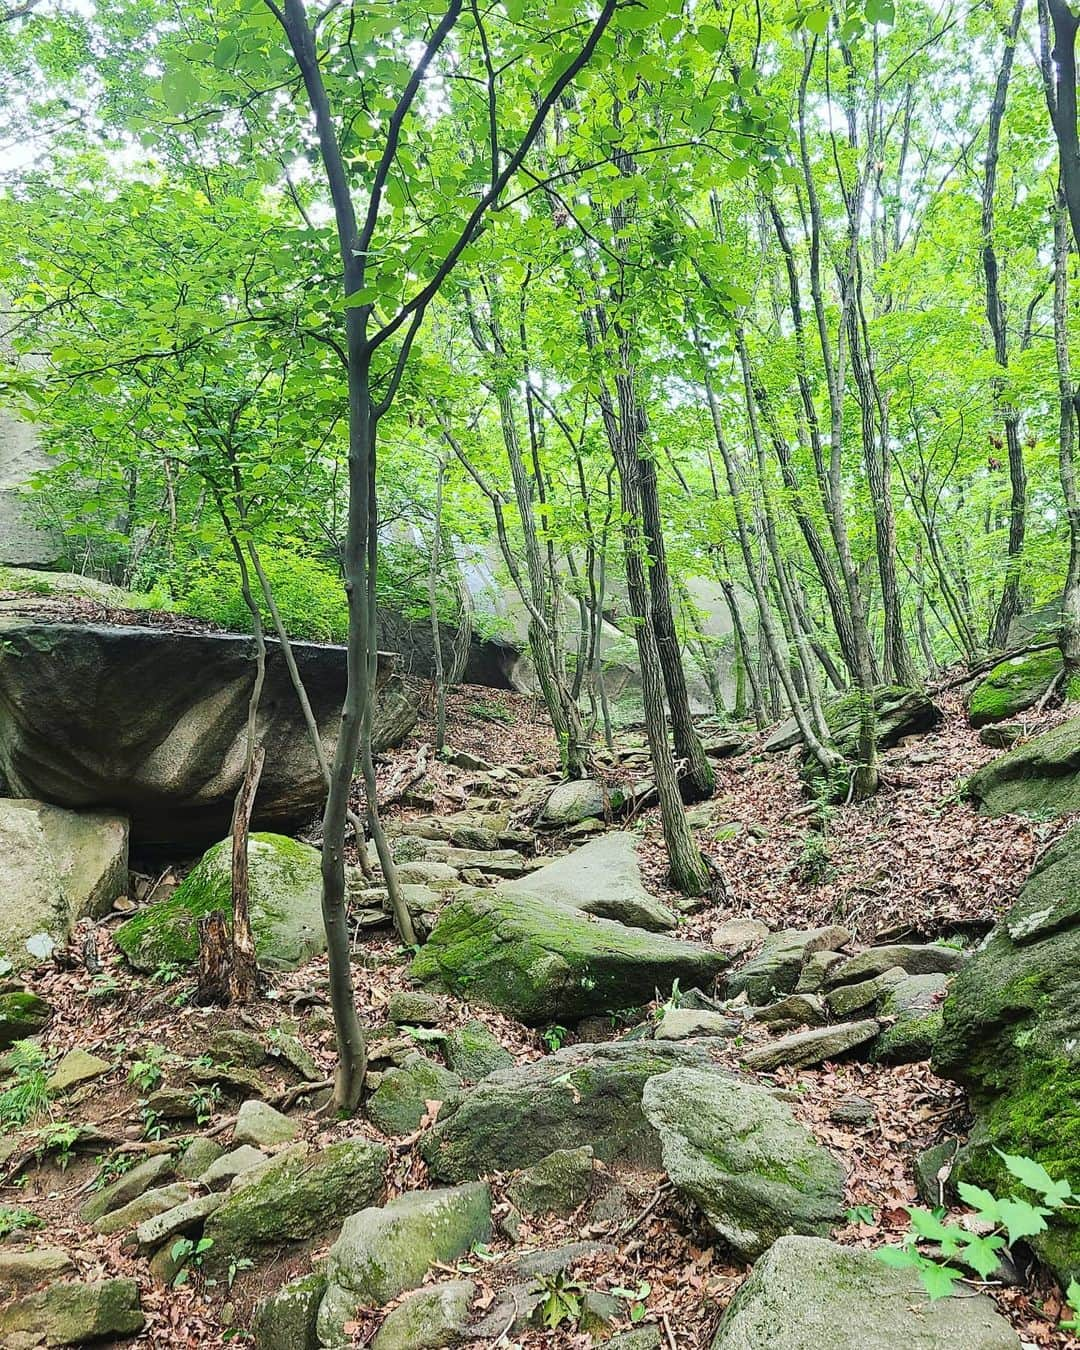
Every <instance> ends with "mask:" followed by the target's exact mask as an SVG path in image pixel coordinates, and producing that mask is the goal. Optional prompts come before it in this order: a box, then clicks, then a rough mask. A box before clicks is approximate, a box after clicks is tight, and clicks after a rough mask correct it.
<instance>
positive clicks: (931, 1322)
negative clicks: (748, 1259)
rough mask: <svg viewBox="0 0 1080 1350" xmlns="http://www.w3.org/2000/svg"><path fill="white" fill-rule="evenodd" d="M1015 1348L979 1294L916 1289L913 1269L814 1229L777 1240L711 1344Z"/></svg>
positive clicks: (799, 1348) (720, 1347) (745, 1349)
mask: <svg viewBox="0 0 1080 1350" xmlns="http://www.w3.org/2000/svg"><path fill="white" fill-rule="evenodd" d="M900 1346H903V1348H904V1350H1020V1339H1019V1337H1018V1336H1017V1335H1016V1333H1015V1332H1014V1331H1013V1329H1012V1328H1011V1327H1010V1326H1009V1324H1008V1322H1006V1321H1005V1319H1004V1318H1003V1317H1001V1316H1000V1315H999V1314H998V1313H997V1311H996V1309H995V1308H994V1305H993V1303H991V1301H990V1300H989V1299H988V1298H984V1297H982V1296H977V1297H972V1296H971V1295H969V1294H966V1293H965V1294H964V1295H963V1296H962V1297H952V1298H943V1299H937V1300H935V1301H934V1302H931V1301H930V1299H929V1298H928V1297H927V1296H926V1293H925V1291H924V1290H923V1288H922V1284H921V1282H920V1280H919V1276H918V1273H917V1272H916V1271H913V1270H895V1269H893V1268H892V1267H889V1266H886V1265H885V1264H884V1263H883V1262H882V1261H880V1260H878V1259H877V1257H875V1255H874V1253H873V1252H868V1251H864V1250H862V1249H861V1248H856V1247H840V1246H838V1245H837V1244H836V1243H835V1242H828V1241H825V1240H824V1239H822V1238H814V1237H782V1238H779V1239H778V1240H777V1241H776V1242H775V1243H774V1244H773V1246H772V1247H771V1248H770V1249H769V1251H768V1252H766V1254H765V1255H764V1256H763V1257H761V1259H760V1260H759V1261H758V1262H757V1264H756V1265H755V1267H754V1269H753V1271H752V1272H751V1274H750V1277H749V1279H748V1280H747V1281H746V1283H745V1284H744V1285H743V1286H742V1288H741V1289H740V1290H739V1292H738V1293H737V1294H736V1295H735V1298H734V1299H733V1300H732V1302H731V1304H730V1305H729V1307H728V1309H727V1311H726V1312H725V1314H724V1317H723V1320H722V1321H721V1323H720V1327H719V1330H718V1331H717V1333H716V1336H715V1338H714V1340H713V1343H712V1350H766V1347H767V1348H768V1350H856V1348H857V1350H897V1347H900Z"/></svg>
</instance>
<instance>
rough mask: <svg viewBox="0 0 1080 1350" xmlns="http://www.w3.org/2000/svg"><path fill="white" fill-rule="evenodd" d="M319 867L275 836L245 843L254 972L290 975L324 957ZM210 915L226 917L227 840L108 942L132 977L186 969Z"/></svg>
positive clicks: (303, 847) (313, 856)
mask: <svg viewBox="0 0 1080 1350" xmlns="http://www.w3.org/2000/svg"><path fill="white" fill-rule="evenodd" d="M321 866H322V864H321V860H320V856H319V852H318V850H317V849H314V848H312V847H311V846H310V845H309V844H300V843H297V842H296V840H294V839H287V838H285V836H284V835H280V834H253V835H251V836H250V837H249V838H248V884H249V888H250V889H249V905H250V913H251V928H252V932H253V933H254V935H255V951H256V953H257V955H258V958H259V964H260V965H261V966H263V967H265V968H267V969H273V970H290V969H293V968H295V967H296V966H298V965H300V964H301V962H303V961H306V960H308V959H309V957H312V956H315V955H317V954H318V953H319V952H321V951H324V950H325V948H326V933H325V930H324V928H323V920H322V899H321V897H322V873H321ZM214 910H217V911H219V912H220V913H222V914H224V915H226V916H230V915H231V914H232V840H231V839H223V840H222V841H221V842H220V843H219V844H215V845H214V847H213V848H212V849H210V850H209V851H208V852H207V853H205V854H204V855H203V857H202V858H201V859H200V860H199V862H197V863H196V864H195V866H194V867H193V868H192V869H191V871H190V872H189V873H188V874H187V876H186V877H185V878H184V880H183V881H182V882H181V883H180V885H179V886H178V887H177V889H176V890H175V891H174V892H173V893H172V895H170V896H169V897H168V898H167V899H164V900H158V901H155V903H154V904H152V905H147V907H146V908H145V909H143V910H140V911H139V913H137V914H134V915H133V916H132V917H131V918H130V919H128V920H127V921H126V922H124V923H122V924H121V925H120V926H119V928H117V930H116V932H115V934H114V939H115V942H116V945H117V946H118V947H119V948H120V950H121V951H122V952H123V953H124V955H125V956H126V957H127V958H128V960H129V961H130V962H131V964H132V965H133V966H135V968H136V969H137V970H153V969H154V968H155V967H157V966H159V965H161V964H163V963H166V962H168V963H180V964H181V965H187V964H189V963H190V962H192V961H194V960H195V958H196V957H197V956H198V954H199V930H198V922H199V920H200V919H201V918H202V917H203V916H204V915H205V914H209V913H211V912H212V911H214Z"/></svg>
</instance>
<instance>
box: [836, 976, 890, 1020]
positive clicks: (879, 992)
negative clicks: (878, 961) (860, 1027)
mask: <svg viewBox="0 0 1080 1350" xmlns="http://www.w3.org/2000/svg"><path fill="white" fill-rule="evenodd" d="M839 969H840V970H842V969H843V967H839ZM906 978H907V973H906V972H905V970H904V968H903V967H902V966H890V967H889V968H888V969H887V970H883V971H882V972H881V974H880V975H870V976H869V977H868V978H867V979H865V980H855V981H853V982H852V983H851V984H838V985H836V987H835V988H833V989H830V990H829V992H828V993H827V994H826V995H825V1002H826V1003H827V1004H828V1007H829V1012H830V1013H832V1015H833V1017H850V1016H851V1015H852V1013H857V1012H861V1011H862V1010H863V1008H874V1007H875V1006H876V1005H877V1004H878V1003H880V1002H881V1000H882V999H883V998H884V997H885V995H886V994H887V993H888V992H889V990H890V989H891V988H892V987H893V985H894V984H896V983H898V982H899V981H900V980H904V979H906Z"/></svg>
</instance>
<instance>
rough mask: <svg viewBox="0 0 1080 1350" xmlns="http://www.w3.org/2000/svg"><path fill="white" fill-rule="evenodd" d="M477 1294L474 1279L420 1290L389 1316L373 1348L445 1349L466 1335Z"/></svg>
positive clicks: (379, 1349) (379, 1331)
mask: <svg viewBox="0 0 1080 1350" xmlns="http://www.w3.org/2000/svg"><path fill="white" fill-rule="evenodd" d="M475 1297H476V1285H475V1284H474V1283H473V1282H472V1280H448V1281H446V1282H445V1283H443V1284H433V1285H430V1286H429V1287H428V1288H426V1289H418V1290H417V1291H416V1293H415V1294H410V1295H409V1297H408V1298H407V1299H405V1301H404V1302H403V1303H401V1304H399V1305H398V1307H396V1308H395V1309H394V1310H393V1312H390V1313H388V1314H387V1315H386V1319H385V1321H384V1322H383V1324H382V1326H381V1327H380V1328H379V1330H378V1332H377V1334H376V1336H375V1339H374V1341H372V1343H371V1350H444V1347H446V1346H450V1345H456V1344H457V1343H458V1341H459V1340H461V1339H462V1338H463V1335H464V1332H465V1329H466V1327H467V1326H468V1323H469V1306H470V1304H471V1303H472V1301H473V1299H474V1298H475Z"/></svg>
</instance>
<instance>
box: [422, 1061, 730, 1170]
mask: <svg viewBox="0 0 1080 1350" xmlns="http://www.w3.org/2000/svg"><path fill="white" fill-rule="evenodd" d="M709 1046H710V1042H709V1041H707V1040H699V1041H694V1042H692V1043H687V1042H677V1041H644V1040H642V1041H613V1042H608V1043H606V1044H603V1045H574V1046H568V1047H566V1049H564V1050H559V1051H558V1052H557V1053H556V1054H554V1055H548V1056H547V1057H546V1058H545V1059H542V1060H538V1061H536V1062H535V1063H532V1064H521V1065H518V1066H517V1067H515V1068H512V1069H501V1070H499V1071H498V1072H497V1073H493V1074H490V1075H489V1076H488V1077H487V1078H485V1079H484V1080H483V1081H482V1082H481V1083H479V1084H478V1085H477V1086H476V1087H475V1088H473V1090H472V1091H471V1092H469V1093H467V1094H466V1095H465V1097H464V1098H463V1099H462V1102H461V1105H460V1106H458V1107H457V1109H456V1110H455V1111H453V1112H451V1113H450V1114H449V1115H448V1116H447V1117H446V1119H445V1120H440V1121H439V1123H438V1124H437V1125H436V1126H435V1127H434V1128H433V1129H432V1130H431V1131H430V1133H429V1134H428V1135H427V1136H426V1137H425V1138H424V1140H423V1141H422V1143H421V1152H422V1154H423V1156H424V1158H425V1160H426V1161H427V1163H428V1166H429V1167H430V1168H431V1174H432V1176H434V1177H437V1178H438V1179H439V1180H440V1181H465V1180H467V1179H469V1178H471V1177H480V1176H485V1175H487V1174H488V1173H489V1172H500V1171H501V1172H508V1171H512V1170H514V1169H515V1168H519V1167H527V1166H529V1165H530V1164H531V1163H535V1162H538V1161H539V1160H540V1159H541V1158H544V1157H546V1156H547V1155H548V1154H549V1153H554V1152H555V1150H556V1149H576V1148H580V1147H582V1146H583V1145H586V1144H590V1145H591V1146H592V1148H593V1151H594V1153H595V1154H596V1156H597V1157H598V1158H600V1159H602V1160H603V1161H605V1162H612V1161H625V1162H631V1163H641V1164H645V1165H647V1166H651V1167H656V1168H658V1167H659V1165H660V1144H659V1140H658V1139H657V1136H656V1131H655V1130H654V1129H653V1127H652V1125H651V1124H650V1123H649V1121H648V1120H646V1118H645V1116H644V1114H643V1113H642V1110H641V1090H642V1088H643V1087H644V1085H645V1083H646V1082H647V1080H648V1079H649V1078H651V1077H652V1076H653V1075H654V1074H657V1073H666V1072H667V1071H668V1070H669V1069H672V1068H675V1067H676V1066H677V1065H680V1064H691V1065H702V1064H707V1063H708V1062H709Z"/></svg>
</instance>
